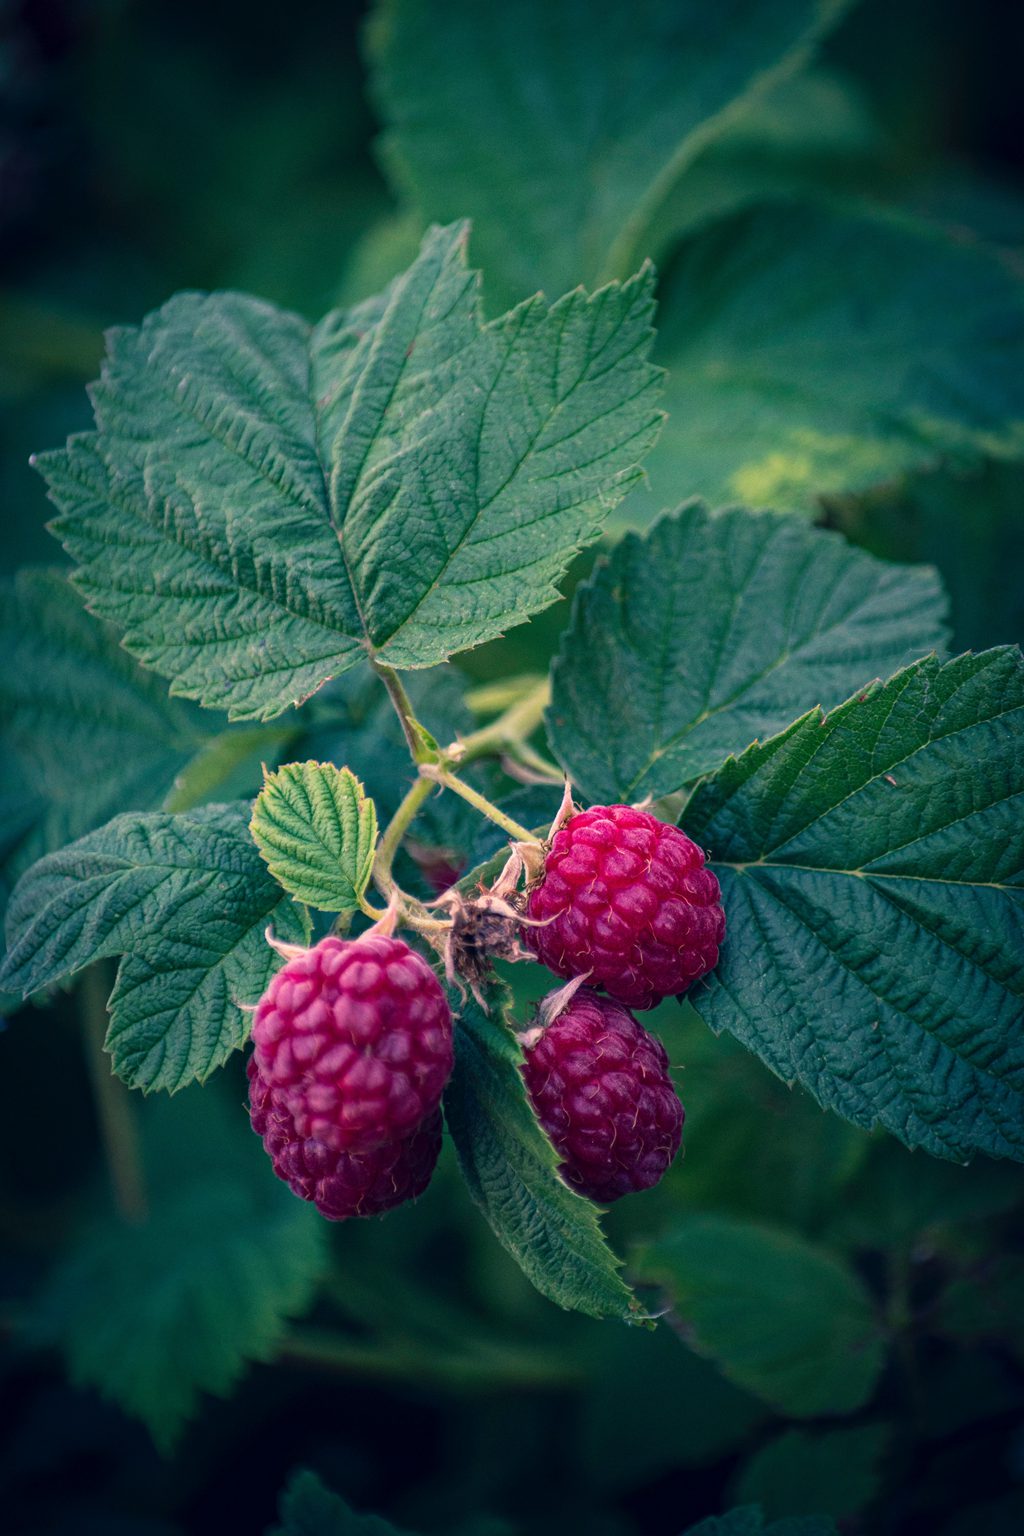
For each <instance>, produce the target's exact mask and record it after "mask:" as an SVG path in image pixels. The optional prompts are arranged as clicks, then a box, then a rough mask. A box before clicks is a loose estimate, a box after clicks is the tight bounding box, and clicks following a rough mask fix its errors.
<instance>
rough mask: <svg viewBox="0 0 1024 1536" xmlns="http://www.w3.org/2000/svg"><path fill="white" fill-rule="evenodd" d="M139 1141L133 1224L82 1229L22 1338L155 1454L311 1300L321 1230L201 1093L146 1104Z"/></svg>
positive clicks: (233, 1121) (212, 1098)
mask: <svg viewBox="0 0 1024 1536" xmlns="http://www.w3.org/2000/svg"><path fill="white" fill-rule="evenodd" d="M142 1131H143V1150H144V1153H145V1167H146V1175H147V1179H146V1182H147V1198H148V1205H149V1210H148V1215H147V1218H146V1220H145V1221H144V1222H142V1223H140V1224H138V1225H129V1224H126V1223H124V1222H122V1221H120V1220H118V1219H116V1218H114V1217H113V1216H111V1217H108V1218H107V1219H105V1220H102V1221H100V1222H98V1223H96V1224H94V1225H93V1226H92V1227H90V1228H88V1229H87V1230H86V1232H85V1233H84V1235H83V1236H82V1238H81V1239H80V1240H79V1242H78V1243H77V1244H76V1245H74V1246H73V1247H72V1249H71V1251H70V1253H69V1255H68V1256H67V1257H66V1258H65V1259H63V1260H62V1261H61V1263H60V1265H59V1266H58V1268H57V1270H56V1272H55V1273H54V1274H53V1275H52V1276H51V1277H50V1280H49V1283H48V1285H47V1288H46V1290H45V1292H44V1294H43V1296H42V1298H41V1299H40V1301H39V1303H38V1304H37V1309H36V1312H35V1314H34V1316H33V1317H32V1319H31V1324H30V1328H31V1334H32V1336H33V1337H34V1338H35V1339H36V1340H37V1341H38V1342H48V1343H56V1344H59V1345H60V1346H61V1347H62V1348H63V1350H64V1352H65V1354H66V1355H67V1358H68V1364H69V1368H70V1373H71V1377H72V1380H73V1381H74V1382H75V1383H76V1384H77V1385H79V1386H90V1387H95V1388H96V1389H97V1391H99V1392H100V1393H101V1394H102V1395H103V1396H104V1397H106V1398H109V1399H110V1400H112V1401H113V1402H115V1403H117V1404H118V1405H119V1406H120V1407H121V1408H123V1409H124V1410H125V1412H126V1413H131V1414H134V1415H136V1416H137V1417H139V1418H141V1419H143V1420H144V1421H145V1423H146V1425H147V1426H148V1428H149V1431H150V1433H151V1434H152V1436H153V1438H154V1440H155V1441H156V1443H157V1445H158V1447H159V1448H160V1449H161V1450H162V1451H163V1452H165V1453H167V1452H168V1451H169V1450H170V1449H171V1447H172V1445H173V1443H174V1441H175V1440H176V1439H177V1437H178V1435H179V1433H180V1431H181V1428H182V1425H183V1423H184V1421H185V1420H186V1419H187V1418H189V1417H190V1416H191V1415H192V1413H193V1412H194V1411H195V1408H196V1405H197V1401H198V1398H199V1394H200V1393H201V1392H213V1393H216V1394H218V1395H221V1396H223V1395H225V1394H227V1393H228V1392H229V1391H230V1390H231V1388H232V1387H233V1386H234V1385H235V1383H236V1382H237V1380H238V1378H239V1376H240V1375H241V1373H242V1370H243V1368H244V1365H245V1362H246V1361H247V1360H269V1359H271V1358H272V1357H273V1355H274V1352H275V1350H276V1348H277V1345H278V1343H279V1341H280V1338H281V1335H282V1332H283V1329H284V1322H285V1319H286V1318H287V1317H290V1316H293V1315H295V1314H296V1313H299V1312H302V1311H304V1310H305V1308H306V1307H307V1306H308V1304H309V1302H310V1300H311V1299H312V1294H313V1288H314V1283H315V1280H316V1277H317V1275H318V1273H319V1271H320V1269H321V1267H322V1265H323V1262H324V1249H323V1233H324V1225H323V1222H322V1221H320V1219H319V1218H318V1217H317V1215H316V1213H315V1212H314V1211H313V1209H312V1208H311V1207H310V1206H308V1205H306V1204H304V1203H303V1202H302V1201H301V1200H297V1199H296V1198H295V1197H294V1195H292V1194H291V1193H290V1191H289V1190H287V1189H286V1188H285V1186H284V1185H283V1184H281V1183H280V1182H279V1181H278V1180H277V1179H275V1178H274V1177H273V1174H272V1173H271V1171H270V1167H269V1165H268V1163H267V1160H266V1158H265V1157H264V1155H263V1152H262V1150H261V1148H260V1145H259V1142H258V1141H257V1140H256V1138H255V1137H254V1136H253V1135H252V1134H251V1132H250V1131H249V1129H248V1125H247V1123H246V1116H245V1112H244V1109H242V1108H241V1107H234V1108H233V1110H229V1109H228V1107H227V1106H226V1105H225V1104H222V1103H221V1101H220V1099H219V1096H218V1095H217V1093H216V1092H215V1090H214V1089H212V1088H206V1089H204V1090H203V1091H202V1092H199V1091H194V1092H192V1093H188V1094H184V1095H183V1096H182V1097H181V1098H178V1099H175V1100H174V1101H173V1102H170V1101H167V1100H158V1101H154V1102H149V1103H146V1104H145V1105H144V1106H143V1115H142Z"/></svg>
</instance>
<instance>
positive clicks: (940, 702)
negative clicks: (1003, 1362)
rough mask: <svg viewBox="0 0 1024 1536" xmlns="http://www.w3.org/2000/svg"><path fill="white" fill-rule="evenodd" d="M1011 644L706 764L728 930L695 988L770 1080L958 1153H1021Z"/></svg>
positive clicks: (915, 670)
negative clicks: (717, 764)
mask: <svg viewBox="0 0 1024 1536" xmlns="http://www.w3.org/2000/svg"><path fill="white" fill-rule="evenodd" d="M1022 724H1024V660H1022V658H1021V654H1020V652H1019V651H1018V650H1017V649H1016V648H1015V647H1006V648H1004V649H1002V650H994V651H986V652H984V653H982V654H981V655H979V656H975V655H971V654H968V655H966V656H960V657H957V658H956V659H955V660H953V661H950V662H947V663H946V664H945V665H944V666H943V665H941V664H940V663H939V662H938V661H935V660H931V659H929V660H925V661H923V662H920V663H918V664H917V665H915V666H912V667H908V668H907V669H906V670H905V671H903V672H899V673H897V674H896V676H895V677H894V678H892V679H891V680H890V681H889V682H888V683H885V684H882V685H880V686H878V687H877V688H875V689H873V690H870V691H869V692H866V693H864V694H860V695H855V696H854V697H853V698H852V699H850V700H849V701H848V702H847V703H846V704H843V705H841V706H840V707H839V708H838V709H836V710H834V711H833V712H832V713H831V714H830V715H828V716H823V715H821V714H820V713H818V712H814V713H812V714H809V715H806V716H804V717H803V718H802V719H800V720H798V721H797V722H796V723H795V724H794V725H793V726H791V727H790V729H789V730H787V731H784V732H783V733H782V734H781V735H779V736H776V737H773V738H772V739H771V740H770V741H767V742H765V743H764V745H755V746H753V747H751V748H749V750H748V751H746V752H745V753H744V754H743V756H742V757H741V758H739V759H737V760H732V761H730V762H728V763H727V764H726V765H725V767H724V768H722V769H721V770H720V771H719V772H718V773H717V774H716V775H714V776H713V777H712V778H711V779H708V780H705V781H704V783H703V784H702V785H700V786H699V787H698V789H697V791H696V793H695V794H694V796H693V798H692V800H691V801H690V804H689V806H688V807H687V810H686V825H687V829H688V830H689V832H690V833H691V834H692V835H693V836H694V837H695V838H697V839H698V840H699V841H700V843H701V844H702V845H703V846H705V847H707V848H709V849H710V850H711V853H712V862H713V865H714V868H715V870H716V873H717V874H718V875H719V878H720V880H721V882H722V893H723V900H724V902H725V906H726V914H727V920H728V927H727V933H726V940H725V945H724V948H723V951H722V958H721V961H720V963H719V966H718V968H717V970H716V971H715V972H713V974H712V975H711V976H710V977H708V978H707V981H706V982H705V983H704V984H703V985H702V986H701V987H700V988H699V989H698V990H697V991H696V992H695V993H694V995H693V998H692V1001H693V1004H694V1007H695V1008H696V1009H697V1011H698V1013H700V1015H701V1016H702V1018H704V1019H705V1020H706V1022H707V1023H709V1024H710V1025H711V1027H712V1028H713V1029H715V1030H719V1029H728V1030H730V1031H731V1032H732V1033H733V1034H734V1035H736V1036H737V1038H738V1039H740V1040H742V1041H743V1043H744V1044H745V1045H747V1046H748V1047H749V1048H750V1049H751V1050H754V1051H756V1053H757V1054H758V1055H759V1056H760V1057H761V1058H762V1060H764V1061H766V1062H767V1063H768V1065H769V1066H770V1067H771V1068H772V1070H773V1071H775V1072H777V1073H778V1074H779V1076H780V1077H783V1078H784V1079H785V1080H786V1081H787V1082H794V1081H800V1082H802V1083H803V1084H804V1085H805V1086H806V1087H807V1088H809V1089H810V1091H811V1093H812V1094H814V1096H815V1098H817V1099H818V1100H819V1102H820V1103H822V1104H824V1105H826V1106H827V1107H828V1108H830V1109H834V1110H837V1111H838V1112H839V1113H840V1114H842V1115H845V1116H846V1118H847V1119H849V1120H852V1121H853V1122H854V1123H855V1124H857V1125H863V1126H868V1127H870V1126H872V1125H874V1124H876V1123H880V1124H882V1125H884V1126H885V1127H886V1129H887V1130H889V1131H891V1132H892V1133H893V1134H894V1135H896V1136H899V1137H900V1139H901V1140H903V1141H905V1142H906V1143H907V1145H908V1146H911V1147H913V1146H923V1147H924V1148H925V1149H926V1150H927V1151H929V1152H931V1153H933V1154H935V1155H936V1156H939V1157H948V1158H955V1159H959V1160H961V1161H962V1160H964V1159H966V1158H967V1157H969V1156H970V1154H971V1153H972V1152H976V1151H982V1152H987V1153H989V1154H991V1155H995V1156H1002V1157H1013V1158H1016V1159H1021V1158H1024V1114H1022V1108H1024V1016H1022V1012H1021V998H1022V996H1024V942H1022V941H1024V817H1022V816H1021V813H1020V810H1021V799H1022V794H1024V731H1022Z"/></svg>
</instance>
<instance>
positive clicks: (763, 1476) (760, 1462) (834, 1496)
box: [734, 1424, 892, 1520]
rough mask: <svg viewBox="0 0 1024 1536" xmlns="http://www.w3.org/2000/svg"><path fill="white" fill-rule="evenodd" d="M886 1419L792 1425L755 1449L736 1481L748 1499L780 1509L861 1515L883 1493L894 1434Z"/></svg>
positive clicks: (741, 1497) (739, 1494)
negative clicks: (844, 1425)
mask: <svg viewBox="0 0 1024 1536" xmlns="http://www.w3.org/2000/svg"><path fill="white" fill-rule="evenodd" d="M891 1434H892V1432H891V1430H890V1428H889V1426H888V1425H886V1424H859V1425H857V1426H856V1427H855V1428H853V1429H827V1430H823V1431H820V1432H818V1433H816V1434H810V1433H807V1432H806V1431H804V1430H799V1429H789V1430H786V1431H785V1432H784V1433H783V1434H781V1435H779V1436H778V1437H777V1438H776V1439H774V1440H769V1441H768V1443H767V1445H763V1446H761V1447H760V1448H759V1449H758V1450H757V1451H755V1452H754V1454H753V1456H751V1458H750V1460H749V1461H748V1462H747V1464H746V1465H745V1466H744V1468H743V1470H742V1472H741V1473H740V1476H739V1479H738V1481H737V1482H736V1485H735V1488H734V1492H735V1495H736V1498H737V1499H739V1500H740V1501H741V1502H742V1503H744V1504H746V1503H751V1504H759V1505H760V1506H761V1508H762V1509H763V1510H764V1512H765V1514H766V1515H768V1516H769V1517H772V1516H775V1515H811V1514H815V1515H819V1514H820V1515H832V1516H833V1517H834V1518H835V1519H836V1520H842V1519H844V1518H846V1519H848V1518H850V1517H851V1516H853V1515H857V1514H859V1513H860V1511H861V1510H862V1509H863V1508H864V1507H865V1505H867V1504H870V1503H871V1501H872V1499H873V1498H874V1497H875V1495H876V1494H877V1493H878V1490H879V1486H880V1481H881V1470H880V1464H881V1461H882V1458H883V1457H884V1455H885V1453H886V1450H887V1449H888V1444H889V1441H890V1439H891Z"/></svg>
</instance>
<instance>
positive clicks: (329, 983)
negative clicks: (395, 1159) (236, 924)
mask: <svg viewBox="0 0 1024 1536" xmlns="http://www.w3.org/2000/svg"><path fill="white" fill-rule="evenodd" d="M252 1037H253V1040H254V1042H255V1045H256V1052H255V1057H256V1064H257V1066H258V1068H259V1070H260V1072H261V1074H262V1075H263V1077H265V1078H266V1080H267V1083H268V1084H269V1086H270V1087H271V1088H272V1089H273V1090H274V1100H275V1104H276V1105H277V1106H278V1107H279V1108H281V1109H282V1110H285V1111H286V1112H287V1114H288V1115H289V1116H290V1117H291V1120H292V1121H293V1123H294V1126H295V1134H296V1136H298V1137H300V1138H301V1139H303V1140H305V1139H308V1138H310V1137H312V1138H313V1140H315V1141H318V1142H321V1143H322V1144H323V1146H324V1147H326V1148H328V1149H329V1150H330V1151H333V1152H351V1153H353V1154H356V1153H359V1154H362V1153H365V1152H371V1151H373V1149H374V1148H375V1147H383V1146H385V1145H388V1144H390V1143H392V1142H395V1141H398V1140H400V1139H401V1138H402V1137H403V1136H408V1135H410V1134H411V1133H412V1132H413V1131H414V1130H415V1129H416V1128H417V1126H419V1125H421V1124H422V1122H423V1121H424V1120H426V1118H427V1116H428V1115H432V1114H433V1112H434V1110H436V1109H437V1106H438V1104H439V1103H440V1102H441V1093H442V1091H443V1089H444V1085H445V1083H446V1082H447V1081H448V1078H449V1077H450V1076H451V1070H452V1061H453V1055H452V1016H451V1010H450V1009H449V1007H448V1000H447V998H446V997H445V995H444V991H443V989H442V987H441V984H440V982H439V981H438V979H437V977H436V976H435V975H434V973H433V971H432V970H431V969H430V966H429V965H428V964H427V962H426V961H425V960H424V959H423V958H422V957H421V956H420V955H417V954H416V953H415V951H413V950H411V949H410V948H409V946H408V945H407V944H403V943H402V941H401V939H394V938H389V937H387V936H386V935H385V934H382V933H368V934H365V935H364V936H363V937H362V938H359V939H351V940H343V939H336V938H333V937H332V938H326V939H321V941H320V943H319V944H317V945H315V946H314V948H312V949H309V950H304V951H303V952H302V953H301V954H299V955H298V956H297V957H296V958H294V959H291V960H289V961H288V963H287V964H286V965H285V966H283V967H282V969H281V970H280V971H278V973H277V975H276V976H275V977H274V979H273V980H272V981H271V983H270V986H269V987H268V988H267V990H266V992H265V993H264V995H263V997H262V998H261V999H260V1002H259V1006H258V1007H257V1009H256V1014H255V1017H254V1019H253V1026H252Z"/></svg>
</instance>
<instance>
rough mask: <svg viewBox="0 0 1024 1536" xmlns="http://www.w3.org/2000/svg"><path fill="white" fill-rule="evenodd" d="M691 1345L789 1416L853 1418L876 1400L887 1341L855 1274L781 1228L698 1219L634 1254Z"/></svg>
mask: <svg viewBox="0 0 1024 1536" xmlns="http://www.w3.org/2000/svg"><path fill="white" fill-rule="evenodd" d="M632 1269H633V1272H634V1274H635V1276H636V1277H637V1278H639V1279H642V1280H644V1281H645V1282H648V1283H653V1284H657V1285H660V1286H661V1287H662V1288H663V1289H664V1291H665V1292H666V1294H667V1296H668V1298H669V1300H670V1302H671V1305H672V1308H673V1311H674V1313H675V1315H676V1318H677V1320H678V1327H679V1330H680V1332H681V1333H682V1336H683V1338H684V1339H685V1340H686V1341H687V1342H688V1343H690V1344H692V1346H693V1347H694V1348H695V1349H697V1350H698V1351H699V1352H701V1353H702V1354H709V1355H711V1357H712V1358H713V1359H714V1360H716V1361H717V1362H718V1363H719V1365H720V1366H721V1368H722V1370H723V1371H724V1373H725V1375H726V1376H727V1377H728V1378H729V1380H730V1381H734V1382H736V1383H737V1384H738V1385H739V1386H742V1387H746V1389H747V1390H748V1391H749V1392H755V1393H756V1394H757V1395H758V1396H759V1397H763V1398H764V1399H765V1401H766V1402H768V1403H770V1404H772V1406H773V1407H775V1408H777V1409H778V1410H779V1411H780V1412H782V1413H787V1414H790V1415H792V1416H793V1417H795V1418H813V1417H815V1416H817V1415H819V1414H825V1413H852V1412H853V1411H854V1410H855V1409H857V1408H860V1407H861V1406H862V1405H863V1404H864V1403H865V1402H866V1401H867V1400H868V1398H869V1397H870V1396H871V1393H872V1391H873V1390H874V1386H875V1382H876V1381H877V1379H878V1373H879V1371H880V1369H881V1366H882V1337H881V1329H880V1325H879V1322H878V1319H877V1318H876V1317H875V1314H874V1311H873V1308H872V1305H871V1299H870V1297H869V1296H868V1294H867V1292H866V1291H865V1289H864V1287H863V1286H862V1285H861V1282H860V1281H859V1280H858V1279H857V1277H856V1275H854V1273H853V1272H852V1270H849V1269H847V1268H846V1266H845V1265H844V1264H842V1263H841V1262H840V1260H839V1259H837V1258H835V1257H834V1256H833V1255H832V1254H831V1253H828V1252H827V1251H826V1250H825V1249H822V1248H818V1247H814V1246H812V1245H811V1244H809V1243H805V1242H804V1241H803V1240H802V1239H801V1238H798V1237H796V1236H794V1235H792V1234H791V1233H788V1232H785V1231H783V1230H781V1229H778V1230H777V1229H774V1228H771V1227H764V1226H758V1225H755V1224H753V1223H747V1222H742V1221H736V1220H733V1219H732V1218H730V1217H725V1216H713V1215H696V1214H695V1215H690V1216H686V1217H684V1218H682V1219H680V1220H678V1221H677V1222H676V1224H675V1225H674V1227H673V1228H672V1230H671V1231H670V1232H669V1233H668V1235H667V1236H664V1237H662V1238H660V1239H659V1240H658V1241H656V1242H653V1243H648V1244H646V1245H644V1246H642V1247H641V1248H640V1249H639V1250H638V1252H637V1253H636V1254H635V1255H634V1258H633V1265H632Z"/></svg>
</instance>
